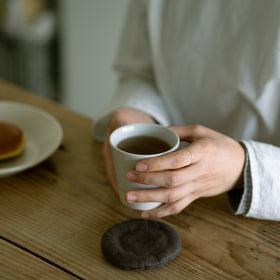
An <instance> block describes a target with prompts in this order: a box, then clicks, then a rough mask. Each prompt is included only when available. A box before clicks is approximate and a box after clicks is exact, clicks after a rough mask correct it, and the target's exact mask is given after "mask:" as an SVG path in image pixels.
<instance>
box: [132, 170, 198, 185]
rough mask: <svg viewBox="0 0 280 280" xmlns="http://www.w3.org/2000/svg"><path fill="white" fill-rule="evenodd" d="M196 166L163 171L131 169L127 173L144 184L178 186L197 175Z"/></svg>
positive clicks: (135, 180) (134, 180)
mask: <svg viewBox="0 0 280 280" xmlns="http://www.w3.org/2000/svg"><path fill="white" fill-rule="evenodd" d="M195 174H196V172H195V169H194V168H191V167H189V168H179V169H176V170H167V171H161V172H137V171H134V170H131V171H130V172H128V173H127V179H128V180H130V181H132V182H137V183H139V184H144V185H156V186H161V187H169V188H170V187H177V186H180V185H182V184H184V183H185V182H186V180H188V181H192V180H193V179H194V178H195V177H194V176H195Z"/></svg>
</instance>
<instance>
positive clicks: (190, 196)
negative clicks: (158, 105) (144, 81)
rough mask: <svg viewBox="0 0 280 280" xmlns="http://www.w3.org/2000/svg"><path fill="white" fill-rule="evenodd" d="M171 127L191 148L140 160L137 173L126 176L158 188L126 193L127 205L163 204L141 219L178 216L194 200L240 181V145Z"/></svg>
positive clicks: (209, 132)
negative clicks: (137, 203) (142, 203)
mask: <svg viewBox="0 0 280 280" xmlns="http://www.w3.org/2000/svg"><path fill="white" fill-rule="evenodd" d="M170 128H171V129H172V130H174V131H175V132H176V133H177V134H178V135H179V137H180V140H181V141H187V142H189V143H190V145H189V146H188V147H186V148H183V149H181V150H178V151H175V152H172V153H169V154H166V155H163V156H160V157H156V158H150V159H145V160H141V161H139V162H138V163H137V165H136V170H131V171H130V172H128V174H127V179H129V180H131V181H133V182H137V183H140V184H146V185H158V186H161V188H158V189H150V190H137V191H130V192H128V193H127V194H126V200H127V201H128V202H163V203H164V204H163V205H161V206H160V207H158V208H156V209H153V210H149V211H145V212H142V217H143V218H150V217H151V218H152V217H154V218H161V217H164V216H168V215H173V214H177V213H179V212H181V211H182V210H183V209H184V208H185V207H187V206H188V205H189V204H190V203H191V202H192V201H194V200H195V199H198V198H200V197H208V196H214V195H218V194H221V193H223V192H226V191H228V190H230V189H232V188H234V187H238V186H237V185H238V182H239V180H240V179H241V178H242V173H243V168H244V164H245V150H244V149H243V147H242V146H241V144H240V143H238V142H237V141H235V140H233V139H232V138H229V137H227V136H225V135H223V134H220V133H218V132H216V131H214V130H211V129H208V128H206V127H203V126H200V125H194V126H181V127H178V126H174V127H170ZM239 187H240V186H239ZM241 187H242V186H241Z"/></svg>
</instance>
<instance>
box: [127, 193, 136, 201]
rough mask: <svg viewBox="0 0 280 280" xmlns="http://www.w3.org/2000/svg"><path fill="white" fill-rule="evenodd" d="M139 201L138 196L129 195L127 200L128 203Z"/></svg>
mask: <svg viewBox="0 0 280 280" xmlns="http://www.w3.org/2000/svg"><path fill="white" fill-rule="evenodd" d="M137 199H138V197H137V195H135V194H131V193H130V194H128V195H127V198H126V200H127V201H128V202H135V201H137Z"/></svg>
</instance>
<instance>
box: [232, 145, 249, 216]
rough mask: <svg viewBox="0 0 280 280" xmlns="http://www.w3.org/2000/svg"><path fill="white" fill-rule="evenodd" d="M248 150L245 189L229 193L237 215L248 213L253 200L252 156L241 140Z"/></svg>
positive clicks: (244, 178)
mask: <svg viewBox="0 0 280 280" xmlns="http://www.w3.org/2000/svg"><path fill="white" fill-rule="evenodd" d="M241 145H242V146H243V147H244V149H245V151H246V162H245V168H244V173H243V182H244V189H233V190H230V191H229V192H228V193H227V197H228V201H229V205H230V207H231V209H232V211H233V212H234V214H236V215H246V214H247V213H248V211H249V209H250V205H251V201H252V179H251V168H250V158H249V154H248V152H247V149H246V146H245V145H244V143H242V142H241Z"/></svg>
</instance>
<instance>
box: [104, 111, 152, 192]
mask: <svg viewBox="0 0 280 280" xmlns="http://www.w3.org/2000/svg"><path fill="white" fill-rule="evenodd" d="M132 123H155V121H154V120H153V119H152V118H151V117H150V116H149V115H147V114H145V113H143V112H142V111H139V110H136V109H131V108H123V109H119V110H116V111H114V112H113V113H112V114H111V115H110V117H109V129H108V132H107V136H106V139H105V142H104V145H103V157H104V162H105V167H106V172H107V175H108V178H109V181H110V183H111V184H112V186H113V189H114V190H115V192H116V193H118V191H119V188H118V184H117V179H116V174H115V169H114V164H113V158H112V153H111V149H110V143H109V137H110V135H111V133H112V132H113V131H114V130H115V129H117V128H119V127H121V126H124V125H127V124H132Z"/></svg>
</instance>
